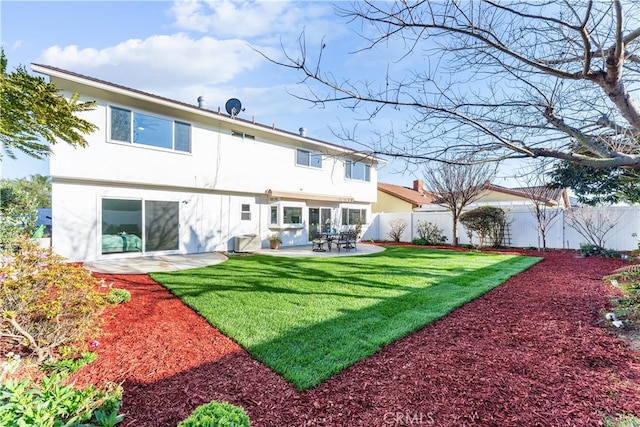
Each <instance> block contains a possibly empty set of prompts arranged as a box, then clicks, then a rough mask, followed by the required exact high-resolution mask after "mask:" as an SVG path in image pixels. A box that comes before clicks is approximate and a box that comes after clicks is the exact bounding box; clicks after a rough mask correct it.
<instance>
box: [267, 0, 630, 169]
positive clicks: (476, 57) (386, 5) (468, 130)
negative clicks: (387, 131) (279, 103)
mask: <svg viewBox="0 0 640 427" xmlns="http://www.w3.org/2000/svg"><path fill="white" fill-rule="evenodd" d="M350 4H351V6H350V7H348V8H342V7H339V8H338V9H337V10H338V13H339V14H340V15H341V16H343V17H344V18H345V19H346V20H348V21H349V22H353V23H355V24H356V25H359V29H360V30H359V31H360V35H361V36H362V38H363V40H364V45H363V46H362V47H361V48H360V49H358V50H357V51H355V52H353V54H354V55H359V56H358V57H357V60H358V62H359V63H364V62H365V61H366V60H368V59H371V60H372V61H378V62H377V63H376V66H375V67H371V69H370V71H371V72H375V70H380V73H379V74H378V75H376V76H374V77H373V78H372V79H371V80H364V79H362V77H361V76H360V75H354V76H349V75H342V76H341V75H340V74H339V72H338V70H325V69H324V68H323V56H327V55H331V54H333V53H334V52H332V51H331V50H330V49H331V46H329V44H328V43H325V42H324V41H322V42H321V43H320V44H319V49H318V50H317V52H313V53H312V51H311V50H308V47H307V43H306V40H305V35H304V34H302V35H301V37H300V39H299V45H300V51H299V52H296V53H295V54H291V53H289V52H285V56H286V58H285V59H284V60H281V61H277V60H273V62H275V63H277V64H280V65H282V66H285V67H289V68H292V69H294V70H297V72H299V73H300V75H301V76H302V82H303V83H304V84H305V85H306V88H307V89H308V90H307V92H306V93H300V94H297V95H296V96H298V97H299V98H301V99H305V100H308V101H310V102H312V103H314V104H317V105H320V106H322V105H323V104H325V103H329V102H336V103H340V104H341V105H343V106H344V107H346V108H351V109H354V110H357V111H361V112H363V113H364V115H365V116H366V118H369V119H373V118H375V117H376V116H378V115H379V114H380V111H381V110H383V109H385V108H392V109H409V110H413V112H414V114H413V115H411V116H409V115H406V116H407V117H410V118H409V119H407V120H408V123H407V126H406V129H407V130H406V131H405V132H404V135H403V136H402V138H397V137H393V136H391V137H390V138H384V137H382V138H379V141H373V142H371V143H368V144H367V145H368V148H369V149H370V151H371V152H372V153H373V154H382V155H388V156H392V157H396V158H403V159H406V161H407V162H410V163H414V164H420V163H422V162H424V161H425V160H430V159H435V160H442V159H444V158H447V159H448V160H451V156H452V153H455V154H456V155H455V156H454V159H455V161H458V162H465V160H466V159H469V158H470V157H478V156H480V157H485V156H490V158H492V159H495V160H501V159H505V158H553V159H560V160H565V161H568V162H572V163H578V164H581V165H584V166H589V167H594V168H602V169H611V168H618V167H628V168H633V169H640V142H639V141H640V139H639V133H640V107H639V105H638V102H637V93H638V89H639V85H640V83H639V82H640V54H639V52H638V51H639V50H640V25H638V24H639V23H638V17H639V16H640V2H637V1H632V0H625V1H621V0H613V1H611V2H602V1H600V2H595V1H578V2H575V1H569V0H564V1H561V2H550V1H545V2H523V1H510V2H496V1H493V0H484V1H483V0H479V1H472V2H470V1H466V0H442V1H428V0H427V1H419V2H404V1H402V2H401V1H396V2H378V1H357V2H352V3H350ZM381 50H384V52H382V53H383V54H384V55H386V58H388V59H386V63H383V64H380V63H379V61H380V59H379V58H380V56H381V55H379V54H380V51H381ZM367 54H370V55H371V58H367V57H366V55H367ZM407 66H408V67H410V68H413V69H412V71H410V72H406V71H405V70H406V68H407ZM342 136H343V137H344V138H345V139H347V140H356V137H355V136H354V135H352V134H349V133H347V134H345V135H342ZM361 139H362V138H357V140H358V141H359V142H362V141H361Z"/></svg>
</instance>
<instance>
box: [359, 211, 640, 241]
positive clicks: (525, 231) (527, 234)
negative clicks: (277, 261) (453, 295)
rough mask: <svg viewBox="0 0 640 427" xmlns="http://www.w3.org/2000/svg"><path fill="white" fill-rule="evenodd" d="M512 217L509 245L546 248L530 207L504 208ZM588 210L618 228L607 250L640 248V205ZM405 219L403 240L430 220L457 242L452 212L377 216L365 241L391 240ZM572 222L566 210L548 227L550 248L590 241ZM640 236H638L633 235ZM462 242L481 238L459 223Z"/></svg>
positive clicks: (510, 218)
mask: <svg viewBox="0 0 640 427" xmlns="http://www.w3.org/2000/svg"><path fill="white" fill-rule="evenodd" d="M503 209H505V211H506V212H507V217H508V218H509V228H508V230H507V235H506V238H505V240H506V241H505V245H506V246H511V247H518V248H526V247H536V248H539V247H542V237H541V235H540V232H539V231H538V222H537V221H536V217H535V215H534V213H533V211H532V209H531V208H529V207H526V206H518V207H509V208H504V207H503ZM580 209H587V210H588V211H589V212H590V213H591V214H593V215H594V218H605V221H609V222H612V223H614V224H615V226H614V228H612V229H611V231H609V232H608V233H607V234H606V238H605V245H604V246H605V248H607V249H615V250H618V251H630V250H634V249H638V239H640V206H613V207H610V206H608V207H594V208H590V207H581V208H580ZM397 218H404V219H405V220H406V221H407V222H408V226H407V229H406V230H405V232H404V234H403V236H402V239H401V241H403V242H410V241H411V240H412V239H414V238H418V237H419V236H418V234H417V232H416V224H417V222H418V221H428V222H431V223H433V224H435V225H437V226H438V228H440V229H442V230H443V233H442V234H443V235H444V236H445V237H446V238H447V241H446V243H449V244H450V243H451V242H453V225H452V218H451V214H450V213H449V212H448V211H435V212H412V213H380V214H374V215H373V217H372V219H371V222H370V224H369V226H368V227H367V229H366V231H365V232H364V233H363V236H362V240H364V241H366V240H391V238H390V237H389V231H390V230H391V225H390V221H391V220H393V219H397ZM570 223H571V222H570V220H569V218H568V216H567V213H566V212H565V211H561V212H560V213H559V215H557V216H556V217H555V219H554V220H553V221H552V222H551V224H550V225H549V226H548V227H547V248H550V249H579V248H580V244H582V243H587V242H588V241H587V239H586V238H585V237H583V236H582V235H580V234H579V233H578V232H577V231H576V230H575V229H574V228H572V227H571V225H570ZM633 233H637V234H638V237H637V238H636V237H634V236H632V234H633ZM458 240H459V242H460V244H468V243H475V244H477V243H478V241H477V237H474V241H473V242H471V241H470V240H469V237H468V235H467V231H466V229H465V228H464V226H463V225H462V224H458Z"/></svg>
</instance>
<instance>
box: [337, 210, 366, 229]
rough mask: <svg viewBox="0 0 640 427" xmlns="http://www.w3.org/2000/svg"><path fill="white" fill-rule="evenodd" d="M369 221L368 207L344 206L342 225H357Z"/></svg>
mask: <svg viewBox="0 0 640 427" xmlns="http://www.w3.org/2000/svg"><path fill="white" fill-rule="evenodd" d="M358 223H360V224H366V223H367V210H366V209H348V208H342V225H356V224H358Z"/></svg>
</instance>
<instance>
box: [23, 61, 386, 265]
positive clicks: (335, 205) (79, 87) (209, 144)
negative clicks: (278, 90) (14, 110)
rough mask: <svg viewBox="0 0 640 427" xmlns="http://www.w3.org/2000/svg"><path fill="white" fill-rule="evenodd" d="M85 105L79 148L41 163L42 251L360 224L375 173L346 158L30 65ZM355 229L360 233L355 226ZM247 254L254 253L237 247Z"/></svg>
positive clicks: (203, 247)
mask: <svg viewBox="0 0 640 427" xmlns="http://www.w3.org/2000/svg"><path fill="white" fill-rule="evenodd" d="M32 68H33V70H34V71H35V72H37V73H40V74H44V75H46V76H48V77H49V79H50V81H51V82H53V83H55V84H56V85H57V87H58V88H59V89H60V90H61V91H62V92H63V93H64V94H65V95H71V94H72V93H75V92H77V93H79V94H80V98H81V100H83V101H90V100H95V101H96V102H97V107H96V108H95V109H94V110H92V111H89V112H85V113H83V114H82V117H83V118H85V119H87V120H89V121H91V122H92V123H94V124H96V125H97V127H98V130H97V131H96V132H94V133H92V134H91V135H88V136H87V141H88V147H86V148H79V149H75V148H73V147H71V146H69V145H67V144H64V143H60V144H56V146H55V147H54V153H53V154H52V155H51V158H50V174H51V178H52V216H53V219H52V223H53V233H52V246H53V248H54V250H55V251H56V252H57V253H59V254H61V255H63V256H65V257H67V258H68V259H69V260H71V261H92V260H98V259H105V258H108V257H135V256H145V255H155V254H172V253H180V254H188V253H199V252H212V251H231V250H240V249H246V248H236V247H234V245H236V244H238V242H242V244H243V245H245V244H247V243H246V239H244V240H239V239H238V236H245V235H252V234H255V235H256V236H257V237H256V239H258V241H259V244H258V246H262V247H266V246H268V237H269V236H270V235H272V234H273V233H279V234H280V236H281V238H282V240H283V246H286V245H304V244H308V243H309V242H310V239H311V235H312V233H313V232H314V231H320V230H323V229H324V230H326V229H328V228H338V229H341V228H345V227H350V226H352V225H354V224H355V223H356V222H357V221H361V220H363V221H364V222H367V221H368V220H369V218H370V216H371V203H372V202H375V200H376V184H377V165H378V163H379V162H381V161H382V160H380V159H377V158H367V157H365V156H363V155H362V154H359V153H357V152H355V151H353V150H350V149H347V148H345V147H341V146H339V145H335V144H330V143H327V142H324V141H320V140H316V139H313V138H309V137H306V136H305V135H304V134H303V133H302V132H301V133H291V132H286V131H283V130H279V129H276V128H275V127H274V126H265V125H261V124H258V123H255V122H254V121H253V120H252V121H249V120H244V119H240V118H238V117H237V116H235V117H234V116H230V115H228V114H224V113H220V112H219V111H218V112H216V111H211V110H208V109H206V108H203V107H201V106H199V105H197V103H195V102H194V104H193V105H190V104H187V103H183V102H177V101H174V100H170V99H166V98H163V97H160V96H156V95H152V94H149V93H145V92H141V91H138V90H135V89H131V88H127V87H123V86H119V85H116V84H112V83H109V82H105V81H102V80H98V79H95V78H91V77H87V76H83V75H79V74H76V73H73V72H69V71H65V70H61V69H58V68H54V67H50V66H46V65H38V64H33V65H32ZM365 227H366V226H365ZM248 245H249V246H248V247H253V248H255V244H248Z"/></svg>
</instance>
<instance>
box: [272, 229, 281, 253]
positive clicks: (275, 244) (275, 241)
mask: <svg viewBox="0 0 640 427" xmlns="http://www.w3.org/2000/svg"><path fill="white" fill-rule="evenodd" d="M280 243H282V239H281V238H280V234H278V233H273V234H272V235H271V236H269V247H270V248H271V249H278V248H279V247H280Z"/></svg>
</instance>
